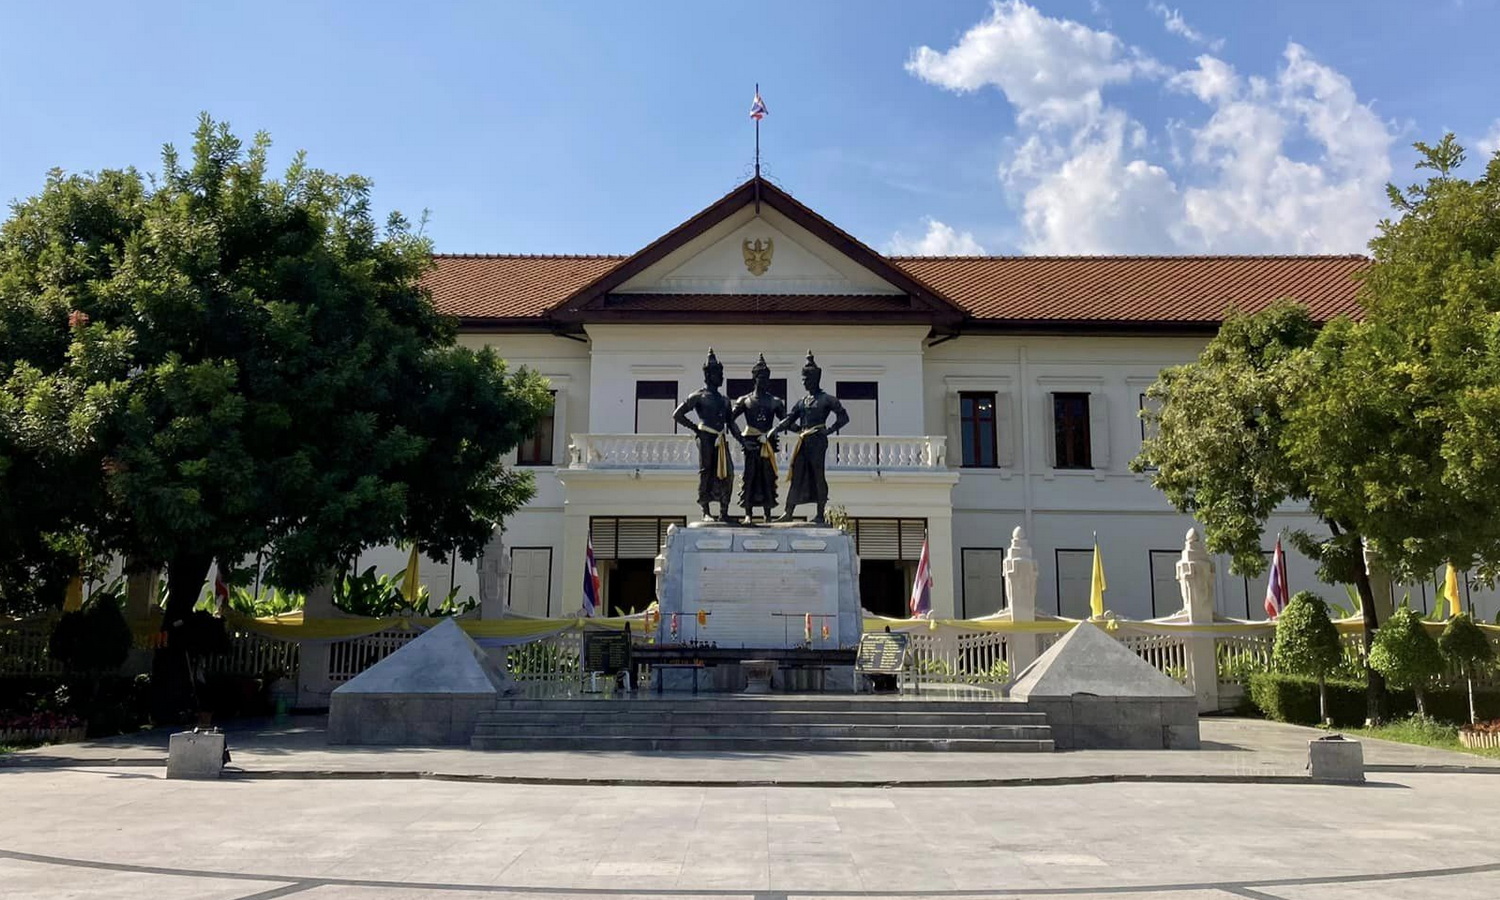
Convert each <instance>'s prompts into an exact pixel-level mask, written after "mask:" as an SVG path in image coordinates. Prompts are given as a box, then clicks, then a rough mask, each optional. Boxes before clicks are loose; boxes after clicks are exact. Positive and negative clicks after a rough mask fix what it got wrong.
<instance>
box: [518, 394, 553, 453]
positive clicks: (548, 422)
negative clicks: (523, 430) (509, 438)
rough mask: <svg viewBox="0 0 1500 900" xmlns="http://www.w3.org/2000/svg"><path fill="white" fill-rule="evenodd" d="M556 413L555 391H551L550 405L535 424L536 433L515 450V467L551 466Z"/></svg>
mask: <svg viewBox="0 0 1500 900" xmlns="http://www.w3.org/2000/svg"><path fill="white" fill-rule="evenodd" d="M556 413H557V391H552V405H551V406H549V407H547V412H546V414H545V415H543V416H542V420H541V421H540V422H538V423H537V426H536V431H534V432H532V433H531V436H530V437H528V438H526V439H525V440H523V441H521V446H519V447H517V448H516V465H518V466H550V465H552V442H553V432H554V430H555V429H556V425H557V423H556V422H555V420H554V418H555V416H556Z"/></svg>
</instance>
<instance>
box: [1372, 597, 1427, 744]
mask: <svg viewBox="0 0 1500 900" xmlns="http://www.w3.org/2000/svg"><path fill="white" fill-rule="evenodd" d="M1370 668H1372V669H1374V670H1375V671H1377V672H1379V673H1380V674H1382V675H1384V676H1385V680H1386V681H1387V682H1389V683H1390V685H1391V686H1392V687H1396V688H1411V689H1412V692H1413V693H1414V694H1416V697H1417V715H1419V716H1423V717H1425V716H1426V715H1427V700H1426V693H1425V689H1426V687H1427V684H1428V683H1429V682H1430V681H1432V679H1433V678H1435V677H1437V676H1438V675H1440V674H1442V671H1443V653H1442V651H1441V650H1439V649H1438V642H1437V641H1435V640H1433V639H1432V635H1430V634H1428V633H1427V629H1426V628H1425V627H1424V626H1423V625H1422V617H1421V616H1419V615H1417V613H1416V612H1415V611H1414V610H1413V609H1412V608H1411V607H1409V606H1403V607H1401V608H1400V609H1398V610H1396V612H1395V613H1394V614H1393V615H1392V616H1391V617H1390V618H1389V619H1387V620H1386V622H1385V624H1383V625H1381V626H1380V628H1379V629H1377V630H1376V632H1375V643H1374V645H1373V646H1372V647H1371V648H1370Z"/></svg>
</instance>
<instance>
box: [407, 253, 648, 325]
mask: <svg viewBox="0 0 1500 900" xmlns="http://www.w3.org/2000/svg"><path fill="white" fill-rule="evenodd" d="M623 259H625V257H623V256H504V255H495V256H490V255H461V256H460V255H449V254H438V255H437V256H435V257H433V262H435V263H436V267H435V268H434V269H433V270H432V271H431V272H428V273H427V277H426V278H425V279H424V281H425V282H426V284H427V286H428V287H429V288H431V289H432V300H433V303H435V304H436V305H437V308H438V311H439V312H442V313H445V314H447V315H450V316H458V317H460V318H464V319H541V318H542V316H543V314H544V313H546V312H547V310H549V309H551V308H552V307H554V306H556V305H557V304H559V303H561V302H562V301H564V300H566V299H567V298H568V297H569V296H571V295H572V294H573V292H574V291H576V290H578V289H579V288H581V287H583V286H584V285H586V284H589V283H590V282H592V281H593V280H594V279H596V278H598V277H599V276H600V275H603V274H604V273H605V272H608V271H609V270H610V269H613V268H614V267H615V266H617V265H619V264H620V261H621V260H623Z"/></svg>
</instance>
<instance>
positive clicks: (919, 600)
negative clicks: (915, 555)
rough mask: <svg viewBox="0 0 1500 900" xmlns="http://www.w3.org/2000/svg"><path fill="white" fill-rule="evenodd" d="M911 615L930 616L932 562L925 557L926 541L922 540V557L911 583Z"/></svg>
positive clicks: (926, 617)
mask: <svg viewBox="0 0 1500 900" xmlns="http://www.w3.org/2000/svg"><path fill="white" fill-rule="evenodd" d="M911 617H912V618H913V619H929V618H931V617H932V564H931V563H930V562H929V561H928V559H927V541H926V539H925V538H924V539H923V541H922V558H921V559H920V560H918V561H917V575H916V577H915V578H914V579H912V585H911Z"/></svg>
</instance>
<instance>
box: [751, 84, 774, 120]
mask: <svg viewBox="0 0 1500 900" xmlns="http://www.w3.org/2000/svg"><path fill="white" fill-rule="evenodd" d="M770 114H771V111H770V110H769V109H766V101H764V100H762V99H760V91H756V92H755V99H754V100H751V101H750V118H752V119H755V120H756V121H757V122H758V121H760V120H761V119H764V118H765V117H766V116H769V115H770Z"/></svg>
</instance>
